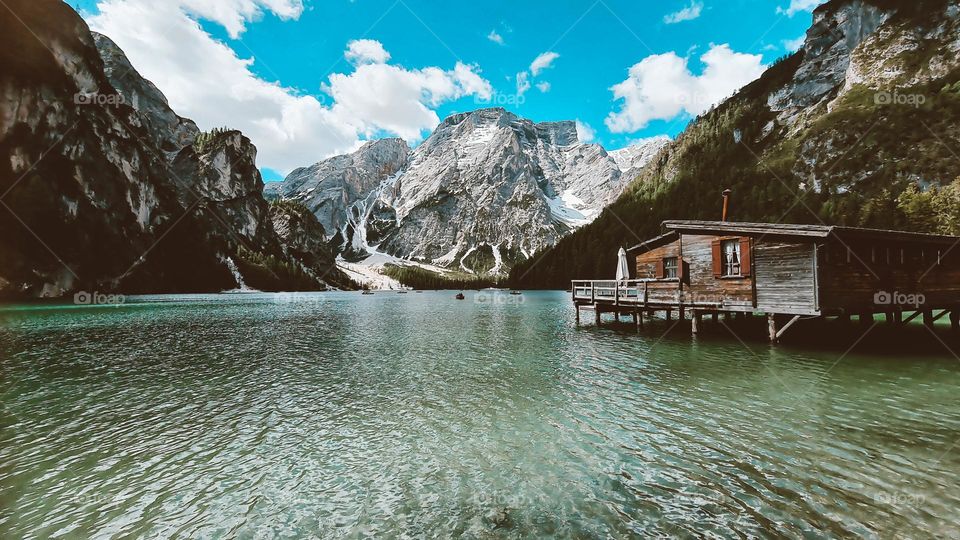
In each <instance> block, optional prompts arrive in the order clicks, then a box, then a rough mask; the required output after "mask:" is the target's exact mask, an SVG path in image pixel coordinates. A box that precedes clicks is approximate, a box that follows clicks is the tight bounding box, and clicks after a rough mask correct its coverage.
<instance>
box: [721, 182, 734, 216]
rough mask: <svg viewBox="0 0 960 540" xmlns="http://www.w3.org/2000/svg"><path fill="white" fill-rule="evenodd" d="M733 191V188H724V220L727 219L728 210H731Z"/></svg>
mask: <svg viewBox="0 0 960 540" xmlns="http://www.w3.org/2000/svg"><path fill="white" fill-rule="evenodd" d="M731 193H733V190H730V189H725V190H723V220H722V221H726V220H727V212H728V211H729V210H730V194H731Z"/></svg>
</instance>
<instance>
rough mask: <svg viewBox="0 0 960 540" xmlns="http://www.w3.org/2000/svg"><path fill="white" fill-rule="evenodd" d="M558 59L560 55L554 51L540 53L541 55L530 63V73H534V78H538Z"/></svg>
mask: <svg viewBox="0 0 960 540" xmlns="http://www.w3.org/2000/svg"><path fill="white" fill-rule="evenodd" d="M557 58H560V55H559V54H557V53H555V52H553V51H547V52H545V53H540V55H538V56H537V57H536V58H534V59H533V62H531V63H530V72H531V73H533V76H534V77H536V76H537V75H539V74H540V72H541V71H543V70H545V69H547V68H548V67H550V65H551V64H553V61H554V60H556V59H557Z"/></svg>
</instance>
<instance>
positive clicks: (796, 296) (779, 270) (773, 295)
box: [753, 239, 818, 315]
mask: <svg viewBox="0 0 960 540" xmlns="http://www.w3.org/2000/svg"><path fill="white" fill-rule="evenodd" d="M814 249H815V247H814V245H813V243H809V242H807V243H803V242H800V243H798V242H781V241H771V240H766V239H757V240H755V241H754V245H753V257H754V268H755V270H754V273H755V275H756V280H757V309H759V310H762V311H765V312H767V313H791V314H798V315H806V314H815V313H817V309H818V308H817V280H816V261H815V260H814Z"/></svg>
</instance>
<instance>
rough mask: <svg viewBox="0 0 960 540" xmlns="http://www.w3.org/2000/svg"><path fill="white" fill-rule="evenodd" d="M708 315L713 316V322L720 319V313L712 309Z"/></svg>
mask: <svg viewBox="0 0 960 540" xmlns="http://www.w3.org/2000/svg"><path fill="white" fill-rule="evenodd" d="M710 316H711V317H712V318H713V322H717V321H719V320H720V314H719V313H717V312H716V311H714V312H713V313H711V314H710Z"/></svg>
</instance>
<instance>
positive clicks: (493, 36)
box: [487, 30, 503, 45]
mask: <svg viewBox="0 0 960 540" xmlns="http://www.w3.org/2000/svg"><path fill="white" fill-rule="evenodd" d="M487 39H489V40H490V41H492V42H494V43H497V44H499V45H503V36H501V35H500V34H499V33H497V31H496V30H491V31H490V33H489V34H487Z"/></svg>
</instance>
